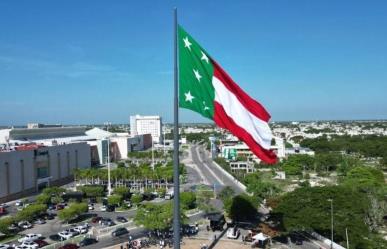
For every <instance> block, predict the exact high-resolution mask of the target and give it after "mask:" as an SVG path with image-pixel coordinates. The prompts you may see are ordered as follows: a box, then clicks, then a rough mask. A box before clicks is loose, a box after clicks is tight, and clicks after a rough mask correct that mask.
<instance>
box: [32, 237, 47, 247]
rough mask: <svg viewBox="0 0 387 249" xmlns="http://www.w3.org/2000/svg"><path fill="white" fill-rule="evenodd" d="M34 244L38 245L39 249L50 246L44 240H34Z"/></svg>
mask: <svg viewBox="0 0 387 249" xmlns="http://www.w3.org/2000/svg"><path fill="white" fill-rule="evenodd" d="M34 242H35V243H36V244H38V246H39V248H41V247H44V246H48V243H47V242H46V241H45V240H42V239H37V240H34Z"/></svg>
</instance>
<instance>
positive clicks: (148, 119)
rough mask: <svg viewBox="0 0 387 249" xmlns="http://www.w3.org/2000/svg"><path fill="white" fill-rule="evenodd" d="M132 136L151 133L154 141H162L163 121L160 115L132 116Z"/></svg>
mask: <svg viewBox="0 0 387 249" xmlns="http://www.w3.org/2000/svg"><path fill="white" fill-rule="evenodd" d="M130 134H131V135H132V136H136V135H144V134H151V135H152V139H153V142H154V143H162V142H163V136H162V121H161V117H160V116H140V115H135V116H130Z"/></svg>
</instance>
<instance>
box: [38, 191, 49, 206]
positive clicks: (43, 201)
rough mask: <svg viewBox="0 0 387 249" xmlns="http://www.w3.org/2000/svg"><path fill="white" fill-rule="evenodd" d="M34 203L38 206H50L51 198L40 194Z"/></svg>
mask: <svg viewBox="0 0 387 249" xmlns="http://www.w3.org/2000/svg"><path fill="white" fill-rule="evenodd" d="M36 202H37V203H39V204H50V203H51V196H50V195H48V194H44V193H42V194H40V195H38V196H37V197H36Z"/></svg>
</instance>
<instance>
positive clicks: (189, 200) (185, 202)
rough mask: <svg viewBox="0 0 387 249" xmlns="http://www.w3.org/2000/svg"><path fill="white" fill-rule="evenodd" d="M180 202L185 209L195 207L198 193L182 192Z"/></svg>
mask: <svg viewBox="0 0 387 249" xmlns="http://www.w3.org/2000/svg"><path fill="white" fill-rule="evenodd" d="M180 203H181V206H182V208H183V209H193V208H195V207H196V194H195V193H193V192H182V193H180Z"/></svg>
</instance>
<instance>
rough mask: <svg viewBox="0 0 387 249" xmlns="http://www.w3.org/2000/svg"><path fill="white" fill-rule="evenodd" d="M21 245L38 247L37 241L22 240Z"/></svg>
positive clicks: (30, 247) (34, 248) (36, 248)
mask: <svg viewBox="0 0 387 249" xmlns="http://www.w3.org/2000/svg"><path fill="white" fill-rule="evenodd" d="M21 245H22V246H26V247H27V248H28V249H38V248H39V245H38V243H36V242H34V241H24V242H23V243H22V244H21Z"/></svg>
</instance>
